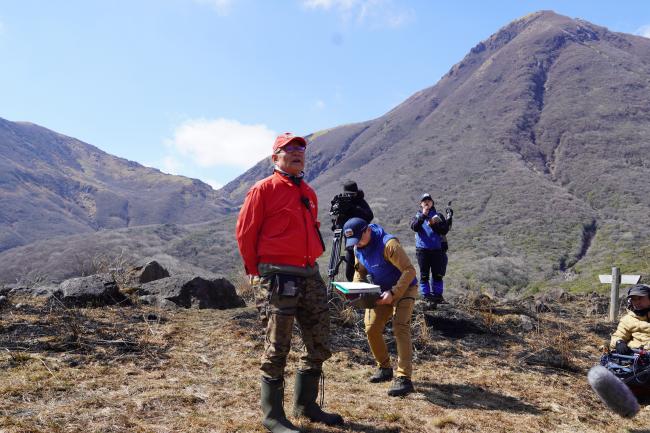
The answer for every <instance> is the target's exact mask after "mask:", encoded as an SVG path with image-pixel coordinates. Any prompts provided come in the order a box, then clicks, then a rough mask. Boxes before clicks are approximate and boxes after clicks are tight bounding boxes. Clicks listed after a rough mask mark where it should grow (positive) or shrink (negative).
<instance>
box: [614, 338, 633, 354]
mask: <svg viewBox="0 0 650 433" xmlns="http://www.w3.org/2000/svg"><path fill="white" fill-rule="evenodd" d="M614 350H615V351H616V353H618V354H619V355H628V354H630V353H632V350H630V348H629V347H628V345H627V343H626V342H625V341H623V340H618V341H617V342H616V347H615V348H614Z"/></svg>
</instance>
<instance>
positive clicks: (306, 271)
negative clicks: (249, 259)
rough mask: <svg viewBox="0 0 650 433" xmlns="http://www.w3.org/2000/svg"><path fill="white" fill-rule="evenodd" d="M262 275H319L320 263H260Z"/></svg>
mask: <svg viewBox="0 0 650 433" xmlns="http://www.w3.org/2000/svg"><path fill="white" fill-rule="evenodd" d="M257 269H258V271H259V272H260V275H263V276H265V277H266V276H269V275H272V274H286V275H295V276H296V277H303V278H309V277H313V276H316V275H318V263H314V266H307V267H304V268H303V267H301V266H290V265H274V264H272V263H260V264H258V265H257Z"/></svg>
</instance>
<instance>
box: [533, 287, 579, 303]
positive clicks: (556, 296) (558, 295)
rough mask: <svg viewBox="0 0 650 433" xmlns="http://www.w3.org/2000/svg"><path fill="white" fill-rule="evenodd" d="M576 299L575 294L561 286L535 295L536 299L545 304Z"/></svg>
mask: <svg viewBox="0 0 650 433" xmlns="http://www.w3.org/2000/svg"><path fill="white" fill-rule="evenodd" d="M573 299H574V296H573V295H571V294H569V293H568V292H567V291H565V290H564V289H561V288H555V289H550V290H548V291H546V292H543V293H538V294H536V295H535V300H537V301H540V302H542V303H544V304H552V303H562V302H568V301H571V300H573Z"/></svg>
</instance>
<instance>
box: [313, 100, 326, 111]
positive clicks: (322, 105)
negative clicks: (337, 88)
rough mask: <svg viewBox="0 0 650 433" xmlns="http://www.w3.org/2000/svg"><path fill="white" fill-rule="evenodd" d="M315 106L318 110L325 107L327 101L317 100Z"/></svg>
mask: <svg viewBox="0 0 650 433" xmlns="http://www.w3.org/2000/svg"><path fill="white" fill-rule="evenodd" d="M314 108H315V109H317V110H323V109H325V101H323V100H322V99H319V100H317V101H316V102H314Z"/></svg>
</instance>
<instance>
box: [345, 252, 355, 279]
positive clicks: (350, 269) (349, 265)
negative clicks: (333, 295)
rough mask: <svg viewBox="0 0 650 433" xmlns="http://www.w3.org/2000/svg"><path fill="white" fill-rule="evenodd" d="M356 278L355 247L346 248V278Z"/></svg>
mask: <svg viewBox="0 0 650 433" xmlns="http://www.w3.org/2000/svg"><path fill="white" fill-rule="evenodd" d="M352 278H354V249H353V248H350V249H346V250H345V279H346V280H348V281H352Z"/></svg>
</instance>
